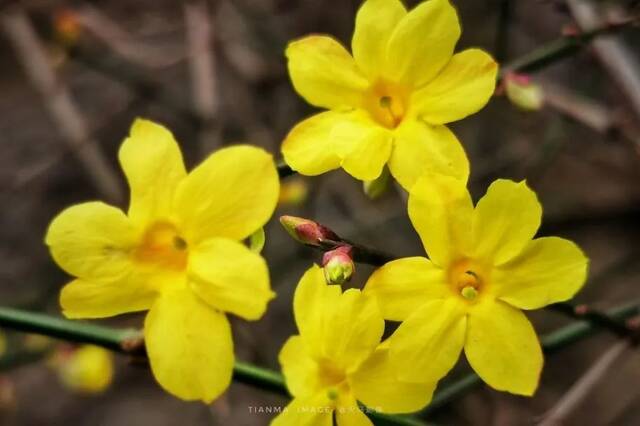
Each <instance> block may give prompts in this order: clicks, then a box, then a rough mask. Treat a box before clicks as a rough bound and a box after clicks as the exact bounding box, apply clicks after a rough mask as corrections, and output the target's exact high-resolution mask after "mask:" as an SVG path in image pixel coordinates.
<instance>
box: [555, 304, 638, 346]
mask: <svg viewBox="0 0 640 426" xmlns="http://www.w3.org/2000/svg"><path fill="white" fill-rule="evenodd" d="M547 308H548V309H549V310H552V311H556V312H560V313H562V314H564V315H567V316H569V317H571V318H574V319H579V320H586V321H589V322H590V323H591V324H593V325H596V326H598V327H601V328H605V329H607V330H609V331H611V332H613V333H615V334H616V335H618V337H622V338H628V339H630V341H631V342H632V343H634V344H635V343H637V340H638V327H637V326H635V325H633V324H625V323H622V322H620V321H618V320H616V319H615V318H611V317H610V316H609V315H607V314H603V313H602V312H599V311H597V310H593V309H591V308H590V307H588V306H587V305H577V306H574V305H572V304H570V303H567V302H565V303H555V304H553V305H549V306H547Z"/></svg>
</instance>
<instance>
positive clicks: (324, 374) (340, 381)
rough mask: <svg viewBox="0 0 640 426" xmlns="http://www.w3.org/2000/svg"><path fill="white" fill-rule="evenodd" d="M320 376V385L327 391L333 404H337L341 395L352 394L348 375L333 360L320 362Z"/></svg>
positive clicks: (321, 360)
mask: <svg viewBox="0 0 640 426" xmlns="http://www.w3.org/2000/svg"><path fill="white" fill-rule="evenodd" d="M318 376H319V384H320V385H321V386H322V387H324V388H325V389H326V392H327V397H328V398H329V400H331V401H332V402H334V403H337V401H338V400H339V399H340V396H341V395H342V396H344V395H346V394H348V393H349V392H350V391H349V384H348V382H347V375H346V373H345V372H344V370H343V369H341V368H340V367H338V366H337V365H336V364H335V363H334V362H332V361H331V360H328V359H320V360H319V361H318Z"/></svg>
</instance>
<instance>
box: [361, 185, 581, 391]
mask: <svg viewBox="0 0 640 426" xmlns="http://www.w3.org/2000/svg"><path fill="white" fill-rule="evenodd" d="M409 217H410V218H411V222H412V223H413V226H414V227H415V229H416V230H417V232H418V234H419V235H420V237H421V239H422V243H423V245H424V247H425V249H426V252H427V254H428V255H429V259H426V258H424V257H410V258H404V259H399V260H395V261H392V262H389V263H387V264H386V265H384V266H383V267H381V268H380V269H378V270H377V271H376V272H374V274H373V275H372V276H371V277H370V279H369V281H368V282H367V284H366V287H365V290H364V293H365V294H370V295H374V296H376V297H377V300H378V303H379V304H380V307H381V309H382V311H383V315H384V317H385V319H389V320H394V321H403V322H402V324H401V325H400V327H399V328H398V329H397V330H396V332H395V333H394V334H393V335H392V336H391V337H390V349H389V354H390V361H391V362H392V363H393V364H394V365H395V368H396V371H397V372H398V374H399V378H400V379H401V380H407V381H410V382H421V381H425V382H432V381H433V380H439V379H440V378H442V377H443V376H444V375H445V374H446V373H447V372H448V371H449V370H450V369H451V368H452V367H453V366H454V364H455V363H456V361H457V360H458V357H459V356H460V353H461V351H462V349H463V348H464V352H465V355H466V357H467V360H468V361H469V364H471V367H472V368H473V369H474V370H475V371H476V372H477V373H478V375H479V376H480V377H481V378H482V379H483V380H484V381H485V382H486V383H487V384H489V385H490V386H492V387H493V388H495V389H498V390H505V391H508V392H512V393H515V394H521V395H532V394H533V393H534V392H535V390H536V388H537V386H538V380H539V376H540V372H541V369H542V364H543V357H542V350H541V348H540V343H539V341H538V337H537V335H536V333H535V330H534V329H533V327H532V325H531V323H530V322H529V320H528V319H527V317H526V316H525V315H524V314H523V313H522V311H521V309H524V310H529V309H538V308H541V307H543V306H545V305H548V304H551V303H555V302H561V301H565V300H568V299H570V298H571V297H573V296H574V295H575V293H576V292H577V291H578V290H579V289H580V288H581V287H582V286H583V284H584V282H585V279H586V275H587V267H588V259H587V258H586V257H585V255H584V253H583V252H582V251H581V250H580V248H578V247H577V246H576V245H575V244H574V243H572V242H571V241H568V240H565V239H562V238H558V237H542V238H536V239H533V237H534V235H535V234H536V232H537V230H538V228H539V226H540V221H541V217H542V207H541V205H540V203H539V202H538V200H537V197H536V195H535V193H534V192H533V191H531V190H530V189H529V188H528V187H527V185H526V184H525V183H524V182H520V183H516V182H513V181H509V180H497V181H495V182H494V183H493V184H492V185H491V186H490V187H489V189H488V191H487V193H486V195H485V196H484V197H482V199H480V201H479V202H478V204H477V205H476V206H475V208H474V206H473V204H472V201H471V197H470V195H469V193H468V191H467V189H466V185H465V182H464V181H461V180H458V179H455V178H453V177H448V176H442V175H440V176H424V177H422V178H421V179H420V180H419V181H418V182H417V183H416V185H415V186H414V188H413V189H412V191H411V193H410V196H409Z"/></svg>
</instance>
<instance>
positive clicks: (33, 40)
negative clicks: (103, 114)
mask: <svg viewBox="0 0 640 426" xmlns="http://www.w3.org/2000/svg"><path fill="white" fill-rule="evenodd" d="M0 21H1V23H2V27H3V29H4V31H5V33H6V34H7V36H8V38H9V40H10V42H11V44H12V45H13V47H14V48H15V51H16V53H17V56H18V59H19V60H20V62H22V66H23V67H24V70H25V72H26V73H27V76H28V77H29V79H30V81H31V84H32V85H33V86H34V88H35V89H36V90H37V91H38V92H39V93H40V96H41V97H42V100H43V102H44V104H45V106H46V108H47V110H48V111H49V114H50V116H51V118H52V120H53V121H54V123H55V124H56V126H57V127H58V131H59V132H60V134H61V135H62V137H63V141H64V142H65V143H66V145H67V149H69V150H70V151H71V152H72V153H73V154H74V155H75V156H76V157H77V158H78V160H79V161H80V163H81V164H82V165H83V166H84V169H85V171H86V173H87V174H88V175H89V176H90V177H91V179H92V180H93V182H94V184H95V186H96V188H98V190H99V191H100V192H101V193H102V195H103V196H104V197H105V198H106V199H108V200H109V201H111V202H116V203H118V202H121V201H123V199H124V194H123V191H122V187H121V186H120V179H119V178H118V175H117V174H116V172H115V171H114V169H113V168H112V167H111V165H110V164H109V162H108V161H107V160H106V158H105V157H104V155H103V153H102V152H101V151H100V148H99V145H98V142H97V141H95V140H94V139H92V138H91V137H90V135H89V132H88V130H87V125H86V123H85V121H84V119H83V117H82V115H81V114H80V111H79V109H78V107H77V106H76V105H75V103H74V102H73V100H72V98H71V94H70V93H69V90H68V89H67V88H66V87H65V85H64V84H62V83H61V82H60V81H59V80H58V79H57V77H56V74H55V71H54V69H53V67H52V65H51V63H50V62H49V59H48V57H47V54H46V51H45V48H44V46H43V45H42V43H41V42H40V40H39V39H38V36H37V34H36V32H35V30H34V28H33V26H32V25H31V22H29V18H28V17H27V16H26V14H25V13H24V11H23V10H22V9H20V8H19V7H11V8H8V9H6V10H5V11H3V12H2V13H1V14H0Z"/></svg>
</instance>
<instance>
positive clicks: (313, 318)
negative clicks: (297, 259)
mask: <svg viewBox="0 0 640 426" xmlns="http://www.w3.org/2000/svg"><path fill="white" fill-rule="evenodd" d="M341 294H342V290H341V288H340V286H338V285H327V283H326V281H325V278H324V273H323V271H322V269H321V268H319V267H318V266H317V265H313V266H312V267H311V268H309V269H308V270H307V271H306V272H305V273H304V275H303V276H302V278H301V279H300V282H299V283H298V286H297V287H296V290H295V293H294V294H293V314H294V317H295V320H296V325H297V326H298V330H300V335H301V336H302V338H303V339H304V340H305V341H306V342H307V345H308V346H309V347H310V348H313V349H312V350H313V351H314V352H316V353H318V352H322V348H323V341H324V336H325V327H329V326H330V325H329V324H328V323H327V321H328V320H327V316H328V314H327V312H328V307H330V306H333V305H336V304H337V303H338V300H339V299H340V295H341Z"/></svg>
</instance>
